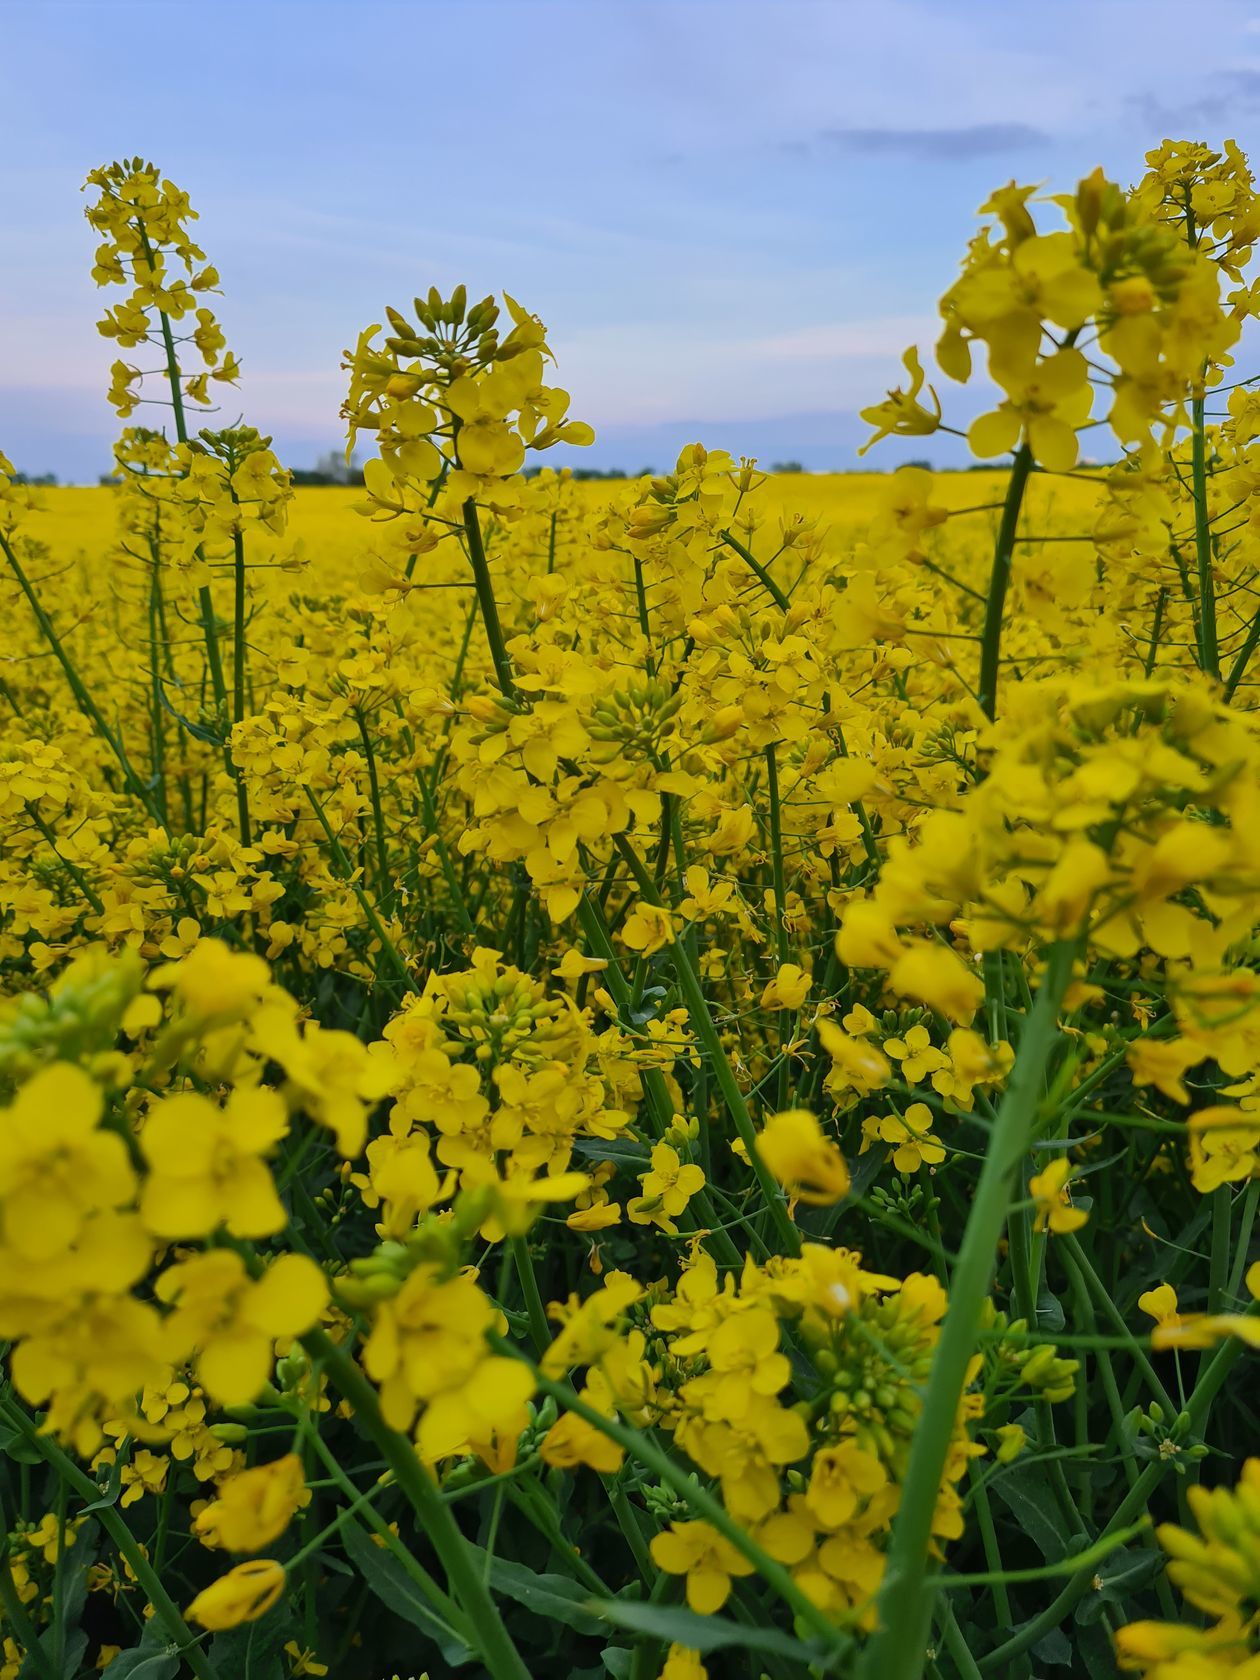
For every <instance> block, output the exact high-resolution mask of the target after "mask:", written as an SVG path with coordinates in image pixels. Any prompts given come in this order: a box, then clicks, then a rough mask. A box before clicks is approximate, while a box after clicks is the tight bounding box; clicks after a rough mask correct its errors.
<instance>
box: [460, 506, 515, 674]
mask: <svg viewBox="0 0 1260 1680" xmlns="http://www.w3.org/2000/svg"><path fill="white" fill-rule="evenodd" d="M464 532H465V535H466V536H467V538H468V558H469V560H471V562H472V569H473V582H474V583H475V584H476V587H477V603H478V605H479V606H480V608H481V622H482V625H483V626H484V628H485V632H486V641H487V642H489V644H490V659H491V662H492V663H493V665H494V676H495V681H496V682H497V683H498V685H499V690H500V692H501V693H502V694H503V695H504V696H505V698H507V699H509V700H512V699H515V697H516V684H515V683H514V682H513V681H512V664H511V661H510V660H509V659H508V652H507V648H506V647H505V646H504V642H503V627H502V626H501V625H500V623H499V608H498V604H497V603H496V601H495V598H494V585H493V583H492V582H491V581H490V567H489V564H488V562H487V560H486V545H485V543H483V542H482V540H481V522H480V520H479V519H478V517H477V504H476V502H474V501H473V499H472V497H471V496H470V497H469V498H468V500H467V501H466V502H465V503H464Z"/></svg>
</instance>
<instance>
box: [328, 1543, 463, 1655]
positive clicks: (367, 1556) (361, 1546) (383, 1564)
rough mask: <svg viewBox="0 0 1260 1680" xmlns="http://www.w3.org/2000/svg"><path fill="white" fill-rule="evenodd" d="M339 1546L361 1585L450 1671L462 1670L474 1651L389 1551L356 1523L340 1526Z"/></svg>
mask: <svg viewBox="0 0 1260 1680" xmlns="http://www.w3.org/2000/svg"><path fill="white" fill-rule="evenodd" d="M341 1543H342V1545H343V1546H344V1547H345V1549H346V1554H347V1556H348V1557H349V1558H350V1561H351V1562H352V1563H353V1564H354V1566H355V1568H356V1569H357V1570H358V1572H359V1574H360V1576H361V1577H362V1580H363V1584H364V1586H366V1587H369V1588H371V1590H372V1591H373V1592H374V1593H375V1594H376V1596H377V1598H379V1599H380V1601H381V1603H382V1604H384V1605H385V1606H386V1608H387V1609H390V1610H392V1611H393V1612H394V1614H395V1615H396V1616H401V1617H402V1619H403V1620H404V1621H405V1622H410V1623H411V1625H412V1627H417V1628H419V1629H420V1631H421V1633H423V1634H425V1635H427V1637H428V1638H429V1639H431V1640H432V1641H433V1643H434V1644H435V1645H436V1646H437V1647H438V1649H439V1650H440V1651H441V1653H442V1656H443V1657H444V1659H445V1660H446V1662H447V1664H448V1665H449V1666H450V1667H451V1668H461V1667H462V1666H463V1665H464V1664H465V1663H468V1662H471V1661H472V1660H473V1652H472V1651H471V1650H470V1649H469V1648H468V1646H467V1644H466V1643H465V1641H464V1640H463V1638H462V1637H461V1636H460V1635H459V1634H458V1633H457V1632H456V1631H455V1629H454V1628H452V1627H448V1626H447V1624H446V1623H445V1622H444V1621H443V1620H442V1619H441V1617H440V1616H438V1615H437V1614H436V1613H435V1612H434V1611H433V1609H432V1608H431V1607H430V1606H429V1604H428V1602H427V1601H426V1600H425V1598H424V1596H423V1594H422V1593H421V1591H420V1588H419V1587H418V1586H417V1585H416V1583H415V1582H414V1581H413V1580H412V1578H411V1576H410V1575H408V1573H407V1571H406V1570H405V1569H404V1568H403V1566H402V1564H401V1563H399V1561H398V1559H397V1558H396V1557H395V1556H394V1554H393V1553H392V1552H390V1551H387V1550H386V1549H385V1547H384V1546H378V1545H377V1544H376V1542H375V1541H374V1540H373V1539H372V1538H371V1536H370V1535H369V1534H367V1533H366V1531H365V1530H364V1529H363V1528H362V1527H361V1525H360V1524H359V1523H356V1522H348V1523H346V1524H345V1525H344V1526H343V1528H342V1530H341Z"/></svg>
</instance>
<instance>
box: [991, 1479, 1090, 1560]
mask: <svg viewBox="0 0 1260 1680" xmlns="http://www.w3.org/2000/svg"><path fill="white" fill-rule="evenodd" d="M989 1488H990V1491H991V1492H992V1493H993V1495H994V1497H995V1498H997V1499H1000V1500H1001V1501H1002V1503H1003V1505H1005V1506H1006V1508H1007V1510H1008V1511H1010V1513H1011V1515H1012V1516H1013V1517H1014V1518H1015V1520H1016V1522H1017V1523H1018V1524H1019V1526H1020V1528H1021V1529H1022V1530H1023V1531H1024V1533H1025V1534H1027V1535H1028V1537H1029V1539H1030V1540H1032V1541H1033V1543H1034V1544H1035V1545H1036V1547H1037V1549H1038V1551H1039V1552H1040V1553H1041V1555H1042V1557H1043V1558H1045V1560H1046V1562H1047V1563H1058V1561H1059V1559H1060V1558H1064V1557H1066V1556H1067V1554H1068V1552H1069V1550H1070V1549H1071V1548H1070V1546H1069V1543H1068V1536H1067V1534H1066V1533H1065V1532H1064V1529H1063V1526H1062V1523H1061V1521H1060V1518H1059V1513H1058V1508H1057V1506H1056V1505H1055V1502H1054V1492H1053V1490H1052V1488H1051V1486H1050V1478H1049V1475H1048V1474H1047V1472H1046V1470H1045V1468H1044V1467H1043V1466H1042V1465H1038V1464H1014V1465H1012V1466H1011V1467H1010V1469H1009V1470H1006V1471H1004V1472H1003V1473H1002V1474H1001V1475H997V1476H994V1478H993V1480H992V1482H990V1484H989Z"/></svg>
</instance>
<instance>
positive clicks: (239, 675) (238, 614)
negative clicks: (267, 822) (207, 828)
mask: <svg viewBox="0 0 1260 1680" xmlns="http://www.w3.org/2000/svg"><path fill="white" fill-rule="evenodd" d="M232 553H233V561H232V578H233V610H232V722H233V723H234V724H237V723H240V722H241V721H242V719H243V718H244V716H245V539H244V538H243V537H242V536H241V533H240V532H239V531H236V532H234V533H233V536H232ZM228 756H229V766H228V768H229V769H230V770H231V772H232V774H233V776H234V777H235V779H236V812H237V817H238V820H239V822H240V828H241V845H242V846H248V845H249V843H250V842H249V833H250V830H249V793H248V791H247V789H246V787H245V778H244V776H243V775H242V774H241V772H240V769H239V767H238V766H237V765H236V764H235V762H234V761H231V754H230V753H229V755H228Z"/></svg>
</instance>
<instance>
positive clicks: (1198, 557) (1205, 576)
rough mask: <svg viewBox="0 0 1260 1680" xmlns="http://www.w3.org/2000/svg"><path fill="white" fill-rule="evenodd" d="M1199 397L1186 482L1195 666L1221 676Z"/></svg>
mask: <svg viewBox="0 0 1260 1680" xmlns="http://www.w3.org/2000/svg"><path fill="white" fill-rule="evenodd" d="M1203 408H1204V402H1203V398H1202V397H1195V398H1194V400H1193V401H1192V403H1191V405H1190V410H1191V431H1190V482H1191V493H1192V495H1193V498H1194V554H1195V563H1196V569H1197V571H1198V583H1199V666H1200V669H1202V670H1204V671H1206V672H1207V674H1208V676H1210V677H1219V676H1220V674H1221V663H1220V654H1219V651H1218V649H1217V642H1216V584H1215V581H1214V579H1213V577H1212V522H1211V519H1210V518H1209V516H1208V505H1207V439H1206V425H1205V421H1204V417H1203Z"/></svg>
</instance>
